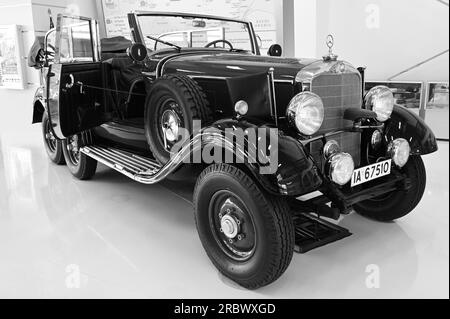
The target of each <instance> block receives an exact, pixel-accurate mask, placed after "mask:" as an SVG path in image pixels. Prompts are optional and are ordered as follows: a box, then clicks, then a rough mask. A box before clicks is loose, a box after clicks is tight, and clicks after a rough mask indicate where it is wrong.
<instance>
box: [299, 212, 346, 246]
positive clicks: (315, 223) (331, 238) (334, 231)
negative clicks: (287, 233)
mask: <svg viewBox="0 0 450 319" xmlns="http://www.w3.org/2000/svg"><path fill="white" fill-rule="evenodd" d="M294 225H295V244H296V247H295V252H296V253H299V254H305V253H307V252H309V251H311V250H314V249H317V248H320V247H323V246H326V245H329V244H331V243H335V242H337V241H340V240H342V239H344V238H347V237H350V236H351V235H352V233H350V231H348V230H347V229H345V228H343V227H340V226H337V225H335V224H332V223H329V222H327V221H325V220H323V219H321V218H318V217H315V216H313V215H312V214H299V215H297V216H295V217H294Z"/></svg>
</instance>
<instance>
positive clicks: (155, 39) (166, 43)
mask: <svg viewBox="0 0 450 319" xmlns="http://www.w3.org/2000/svg"><path fill="white" fill-rule="evenodd" d="M147 38H149V39H150V40H153V41H156V42H159V43H162V44H164V45H167V46H169V47H172V48H175V49H177V50H178V51H181V47H180V46H178V45H176V44H173V43H170V42H166V41H164V40H161V39H158V38H154V37H151V36H149V35H148V36H147Z"/></svg>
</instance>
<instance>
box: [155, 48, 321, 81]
mask: <svg viewBox="0 0 450 319" xmlns="http://www.w3.org/2000/svg"><path fill="white" fill-rule="evenodd" d="M317 61H318V60H317V59H290V58H289V59H288V58H276V57H267V56H256V55H250V54H242V53H241V54H238V53H210V52H202V53H182V54H180V55H178V56H173V57H171V58H169V59H168V60H167V61H166V62H165V64H164V65H163V69H162V73H177V74H186V75H190V76H195V77H206V78H210V77H218V78H230V77H239V76H248V75H251V74H257V73H263V72H268V71H269V69H270V68H274V69H275V79H276V80H277V81H286V82H291V83H293V82H294V80H295V77H296V76H297V74H298V72H300V71H301V70H302V69H303V68H305V67H306V66H308V65H310V64H312V63H314V62H317Z"/></svg>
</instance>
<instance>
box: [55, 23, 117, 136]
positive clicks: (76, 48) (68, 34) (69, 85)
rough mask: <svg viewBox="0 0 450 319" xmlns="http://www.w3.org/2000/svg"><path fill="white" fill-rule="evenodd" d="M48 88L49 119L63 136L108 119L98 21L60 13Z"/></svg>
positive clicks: (98, 124) (89, 127)
mask: <svg viewBox="0 0 450 319" xmlns="http://www.w3.org/2000/svg"><path fill="white" fill-rule="evenodd" d="M47 90H48V91H47V97H48V99H47V103H48V104H47V109H48V112H49V118H50V121H51V124H52V127H53V130H54V133H55V134H56V136H57V137H58V138H60V139H65V138H67V137H69V136H73V135H76V134H78V133H81V132H84V131H87V130H90V129H92V128H95V127H97V126H100V125H102V124H104V123H106V122H107V121H108V120H109V119H108V116H107V109H106V105H105V102H104V101H105V90H103V67H102V63H101V61H100V42H99V38H98V24H97V21H95V20H92V19H87V18H81V17H70V16H65V15H59V16H58V22H57V26H56V52H55V59H54V63H53V64H52V65H51V66H50V69H49V72H48V75H47Z"/></svg>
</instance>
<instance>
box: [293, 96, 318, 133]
mask: <svg viewBox="0 0 450 319" xmlns="http://www.w3.org/2000/svg"><path fill="white" fill-rule="evenodd" d="M287 118H288V121H289V124H290V125H291V126H292V127H294V128H296V129H297V130H298V131H299V132H300V133H301V134H303V135H306V136H311V135H314V134H316V133H317V132H318V131H319V130H320V128H321V127H322V124H323V121H324V118H325V108H324V106H323V101H322V99H321V98H320V97H319V96H318V95H316V94H314V93H311V92H302V93H300V94H297V95H296V96H295V97H294V98H293V99H292V100H291V102H290V103H289V107H288V110H287Z"/></svg>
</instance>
